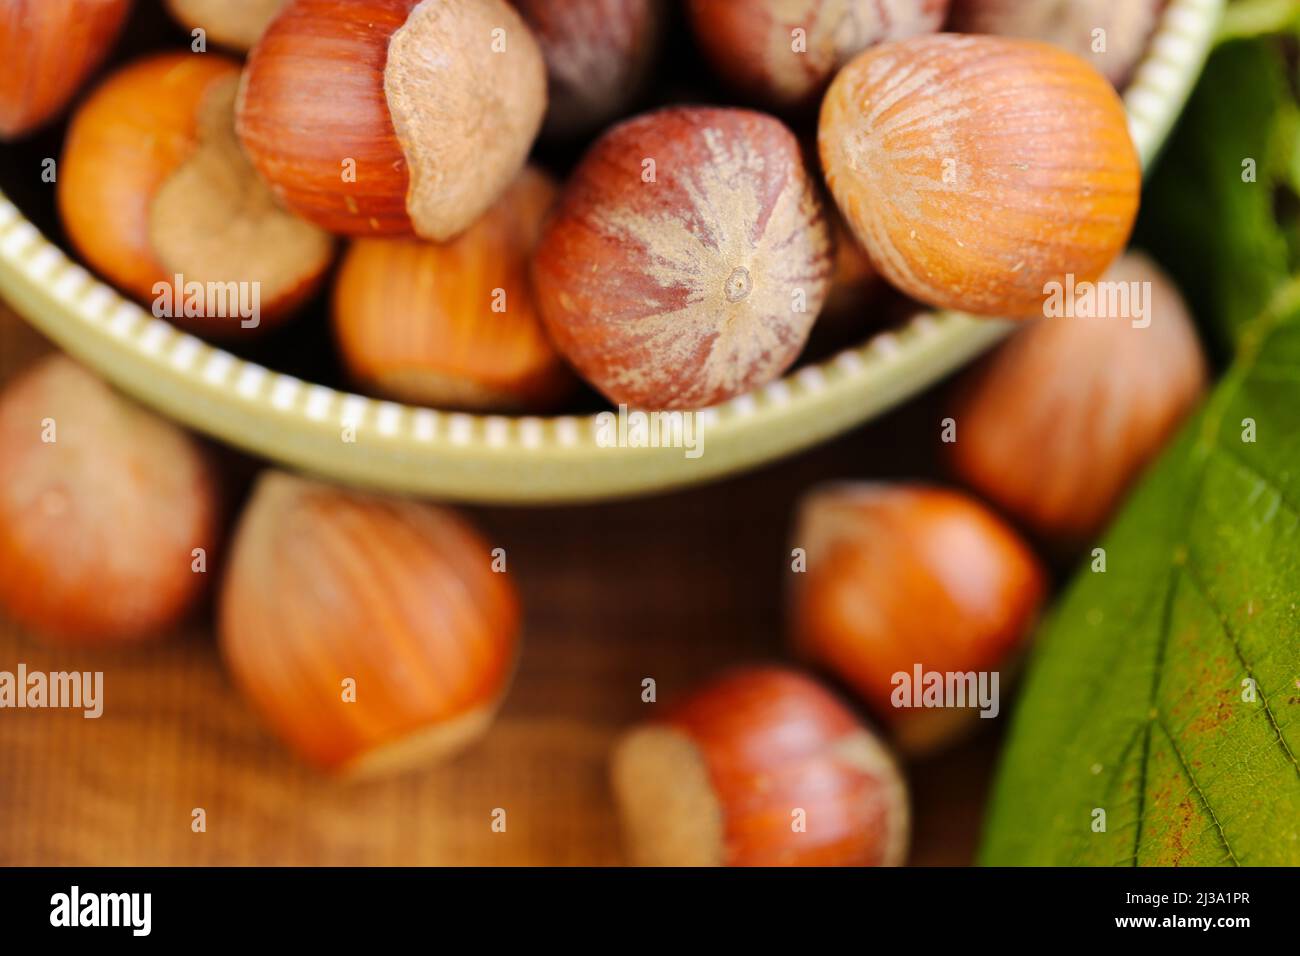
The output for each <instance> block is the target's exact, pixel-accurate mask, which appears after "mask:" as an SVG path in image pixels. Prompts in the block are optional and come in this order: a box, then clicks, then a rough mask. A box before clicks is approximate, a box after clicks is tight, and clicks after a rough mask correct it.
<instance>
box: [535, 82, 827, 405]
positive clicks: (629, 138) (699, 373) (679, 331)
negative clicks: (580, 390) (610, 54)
mask: <svg viewBox="0 0 1300 956" xmlns="http://www.w3.org/2000/svg"><path fill="white" fill-rule="evenodd" d="M831 251H832V250H831V241H830V236H829V230H828V228H827V225H826V220H825V217H824V216H823V213H822V208H821V203H820V202H819V201H818V199H817V196H816V194H815V192H814V189H813V185H812V182H811V180H810V179H809V177H808V174H807V172H806V171H805V169H804V164H803V160H802V158H801V157H800V153H799V146H798V143H797V142H796V140H795V138H794V136H793V134H791V133H790V131H789V130H787V129H786V128H785V126H783V125H782V124H781V123H780V122H779V121H777V120H775V119H773V118H772V117H770V116H765V115H763V114H761V113H754V112H750V111H748V110H737V109H710V108H704V107H678V108H671V109H665V110H659V111H657V112H653V113H647V114H645V115H642V116H638V117H636V118H634V119H631V120H628V121H626V122H624V123H622V124H620V125H618V126H615V127H614V128H613V129H611V130H610V131H608V132H607V133H605V135H604V136H602V137H601V138H600V139H599V140H598V141H597V142H596V144H595V145H594V146H593V147H592V148H591V150H590V151H589V152H588V153H587V155H586V156H585V157H584V158H583V159H582V162H581V163H580V164H579V166H578V168H577V169H576V170H575V171H574V173H573V176H572V177H571V178H570V180H569V182H568V183H567V184H566V185H565V187H564V189H563V191H562V193H561V196H560V200H559V202H558V204H557V206H556V208H555V210H554V211H553V212H552V214H551V216H550V218H549V220H548V222H547V224H546V226H545V228H544V229H543V233H542V239H541V242H540V243H539V244H538V247H537V255H536V258H535V259H534V262H533V280H534V286H535V289H536V294H537V303H538V307H539V308H540V309H541V313H542V318H543V319H544V321H545V323H546V328H547V330H548V331H549V332H550V334H551V340H552V341H553V342H555V344H556V346H557V347H558V348H559V350H560V352H561V353H562V354H563V355H564V356H565V357H566V358H568V360H569V361H570V362H571V363H572V364H573V365H574V366H575V367H576V368H577V369H578V371H579V372H580V373H581V374H582V376H583V377H584V378H586V379H587V381H589V382H590V383H591V384H592V385H594V386H595V387H596V388H598V389H599V390H600V391H601V392H603V393H604V394H605V395H606V396H607V397H608V398H609V399H610V400H611V401H613V402H615V403H627V404H629V405H634V406H638V407H643V408H678V409H683V408H685V409H689V408H699V407H701V406H705V405H712V404H715V403H718V402H721V401H724V400H725V399H728V398H731V397H732V396H735V395H739V394H741V393H743V392H746V391H748V390H749V389H752V388H755V387H757V386H759V385H762V384H764V383H766V382H769V381H771V380H772V379H774V378H776V377H777V376H779V375H780V374H781V373H782V372H784V371H785V370H786V369H787V368H789V366H790V365H791V363H793V362H794V360H795V358H796V356H798V354H799V351H800V349H801V348H802V347H803V344H804V341H805V340H806V339H807V337H808V331H809V329H810V328H811V326H812V323H813V319H814V318H815V317H816V316H817V313H818V312H819V311H820V309H821V306H822V301H823V300H824V298H825V296H826V290H827V288H828V286H829V283H830V274H831Z"/></svg>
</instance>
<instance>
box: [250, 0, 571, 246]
mask: <svg viewBox="0 0 1300 956" xmlns="http://www.w3.org/2000/svg"><path fill="white" fill-rule="evenodd" d="M545 111H546V67H545V64H544V62H543V60H542V54H541V51H540V50H539V49H538V47H537V43H536V41H535V40H534V39H533V36H532V34H531V32H530V31H529V29H528V27H527V26H526V25H525V24H524V22H523V21H522V20H521V19H520V18H519V14H518V13H516V12H515V10H514V8H513V7H511V6H510V5H509V4H507V3H506V2H505V0H437V2H429V0H290V2H289V5H288V6H286V7H285V8H284V10H283V11H282V12H281V13H280V15H279V16H278V17H276V19H275V20H274V21H273V22H272V23H271V26H270V27H268V28H267V31H266V33H265V34H263V36H262V39H261V40H259V41H258V43H257V45H256V46H255V47H254V48H253V50H252V52H251V53H250V54H249V58H248V68H247V70H246V71H245V74H244V82H243V85H242V87H241V89H240V96H239V108H238V129H239V136H240V139H241V140H242V141H243V143H244V147H245V148H246V149H247V150H248V154H249V156H250V157H251V158H252V160H253V164H254V165H255V166H256V167H257V169H258V171H259V172H260V173H261V174H262V175H263V176H264V177H265V178H266V180H267V182H269V183H270V184H271V187H272V188H273V189H274V190H275V192H276V194H277V195H278V196H279V197H280V198H281V199H282V200H283V201H284V202H285V204H286V205H287V206H288V207H289V208H290V209H293V210H294V211H295V212H297V213H298V214H299V215H301V216H303V217H305V218H306V219H309V220H311V221H312V222H314V223H316V224H318V225H320V226H322V227H324V228H325V229H328V230H330V231H332V232H339V233H346V234H348V235H410V234H415V235H418V236H420V237H421V238H424V239H433V240H439V241H442V240H446V239H450V238H452V237H453V236H455V235H456V234H457V233H459V232H461V231H462V230H464V229H465V228H467V227H468V226H469V225H470V224H471V223H472V222H474V220H475V219H477V218H478V217H479V216H481V215H482V214H483V213H485V212H486V211H487V210H488V207H490V206H491V205H492V203H494V202H495V201H496V199H497V197H498V196H499V195H500V194H501V193H502V191H503V190H504V189H505V188H506V187H507V186H508V185H510V182H511V180H513V179H514V177H515V175H516V174H517V173H518V172H519V170H520V169H521V168H522V167H523V165H524V160H525V159H526V158H527V156H528V151H529V149H530V147H531V146H532V143H533V139H534V138H535V137H536V135H537V131H538V129H539V128H540V127H541V124H542V117H543V115H544V113H545Z"/></svg>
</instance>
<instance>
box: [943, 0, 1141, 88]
mask: <svg viewBox="0 0 1300 956" xmlns="http://www.w3.org/2000/svg"><path fill="white" fill-rule="evenodd" d="M1164 4H1165V0H1070V2H1069V3H1025V0H953V4H952V19H951V20H950V21H949V28H950V29H952V30H954V31H956V32H957V33H995V34H997V35H998V36H1005V37H1025V38H1026V39H1030V40H1044V41H1046V42H1048V43H1054V44H1056V45H1057V46H1059V47H1061V48H1062V49H1065V50H1069V51H1070V52H1071V53H1074V54H1076V55H1078V56H1081V57H1083V58H1084V59H1085V60H1088V61H1089V62H1090V63H1092V65H1093V66H1094V67H1096V68H1097V70H1098V72H1100V73H1101V74H1102V75H1103V76H1105V77H1106V79H1108V80H1110V81H1111V83H1113V84H1114V85H1115V86H1117V87H1120V86H1123V85H1124V83H1125V81H1126V80H1127V79H1128V77H1129V76H1130V74H1131V73H1132V72H1133V67H1134V66H1136V65H1137V62H1138V61H1139V60H1140V59H1141V58H1142V54H1143V53H1144V52H1145V51H1146V48H1147V41H1148V40H1150V38H1151V34H1152V33H1153V32H1154V31H1155V28H1156V21H1157V20H1159V18H1160V11H1161V9H1162V8H1163V6H1164Z"/></svg>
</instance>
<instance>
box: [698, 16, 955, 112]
mask: <svg viewBox="0 0 1300 956" xmlns="http://www.w3.org/2000/svg"><path fill="white" fill-rule="evenodd" d="M948 3H949V0H890V2H889V3H881V2H880V0H690V2H689V3H688V5H687V9H688V10H689V12H690V17H691V25H692V27H693V29H694V33H695V38H696V40H697V41H698V42H699V44H700V47H701V48H702V49H703V51H704V53H705V55H706V56H707V57H708V58H709V60H710V61H711V62H712V63H713V66H714V68H715V69H716V70H717V71H718V72H719V73H720V74H722V76H723V77H725V78H726V79H727V80H729V81H730V82H731V83H732V84H733V85H734V86H736V87H738V88H739V89H740V90H742V91H744V92H746V93H748V94H749V95H750V96H753V97H755V98H757V99H760V100H762V101H763V102H764V103H767V104H769V105H771V106H777V107H794V106H800V105H803V104H806V103H808V102H809V101H811V100H813V99H814V98H816V97H817V96H818V95H819V94H820V93H821V92H822V91H823V90H824V89H825V88H826V84H827V83H828V82H829V81H830V78H831V77H832V76H834V75H835V71H836V70H838V69H839V68H840V67H841V66H843V65H844V64H845V63H847V62H848V61H849V60H850V59H852V57H853V56H854V55H855V54H857V53H860V52H862V51H863V50H865V49H867V48H868V47H870V46H874V45H875V44H877V43H882V42H884V41H886V40H901V39H903V38H905V37H912V36H917V35H919V34H922V33H933V32H934V31H935V30H937V29H939V27H940V26H942V25H943V18H944V16H945V14H947V12H948Z"/></svg>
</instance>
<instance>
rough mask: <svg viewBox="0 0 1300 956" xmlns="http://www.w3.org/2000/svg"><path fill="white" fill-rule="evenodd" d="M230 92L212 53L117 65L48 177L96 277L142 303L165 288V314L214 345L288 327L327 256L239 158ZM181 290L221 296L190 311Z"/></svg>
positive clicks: (316, 236)
mask: <svg viewBox="0 0 1300 956" xmlns="http://www.w3.org/2000/svg"><path fill="white" fill-rule="evenodd" d="M238 82H239V67H238V65H237V64H236V63H234V62H233V61H231V60H228V59H226V58H224V57H221V56H219V55H217V54H213V53H208V54H201V55H200V54H190V53H164V54H158V55H154V56H150V57H147V58H145V59H143V60H138V61H136V62H134V63H132V64H130V65H128V66H126V67H123V68H122V69H121V70H119V71H118V72H116V73H114V74H112V75H111V76H110V77H109V78H108V79H107V80H105V81H104V83H103V84H102V85H101V86H99V87H98V88H97V89H96V90H95V91H94V92H93V93H92V94H91V95H90V96H89V97H88V98H87V99H86V101H85V102H84V103H82V104H81V106H80V107H79V108H78V110H77V112H76V114H75V115H74V116H73V118H72V122H71V124H70V125H69V127H68V135H67V139H66V141H65V142H64V146H63V159H62V161H61V163H60V171H59V178H58V193H57V196H58V205H59V213H60V216H61V218H62V220H63V225H64V228H65V229H66V230H67V232H68V236H69V238H70V239H71V240H72V243H73V245H74V246H76V248H77V250H78V251H79V252H80V253H81V255H82V257H83V258H84V259H85V260H86V261H87V262H88V263H89V264H90V265H91V266H92V267H93V268H95V269H96V270H97V271H98V272H100V273H101V274H102V275H104V276H105V277H106V278H107V279H109V280H110V281H111V282H113V283H114V284H115V285H117V286H119V287H121V288H122V289H123V290H124V291H126V292H127V293H129V294H130V295H132V296H133V297H135V298H137V299H139V300H141V301H143V302H146V303H150V302H154V303H157V302H158V301H160V296H162V294H163V292H164V290H163V289H162V288H161V287H160V286H159V283H163V284H164V285H166V286H167V287H168V290H167V291H168V300H169V301H170V308H169V309H168V310H167V315H168V316H169V317H171V318H174V319H176V320H177V321H178V322H180V323H181V324H184V325H188V326H190V327H193V328H195V329H198V330H200V331H203V332H208V333H213V334H217V335H233V334H236V333H238V332H239V331H240V330H241V329H250V330H251V329H256V328H261V327H262V326H263V324H264V323H265V324H268V325H269V324H273V323H274V322H275V321H276V320H277V319H281V318H283V317H285V316H286V315H288V314H289V313H290V312H291V311H292V310H293V309H294V308H295V307H296V306H297V305H299V304H300V303H301V302H303V301H304V300H305V299H306V298H308V297H309V296H310V295H311V293H312V292H313V291H314V290H315V289H316V288H317V287H318V286H319V284H320V282H321V280H322V279H323V278H324V275H325V271H326V269H327V268H328V267H329V264H330V261H331V259H332V258H333V240H332V239H331V237H330V236H329V235H328V234H327V233H325V232H323V231H322V230H320V229H317V228H316V227H314V226H312V225H311V224H309V223H306V222H303V221H302V220H300V219H298V218H297V217H295V216H293V215H292V214H290V213H288V212H287V211H285V210H284V209H282V208H281V207H280V205H279V204H278V203H277V202H276V200H275V197H274V196H273V195H272V194H271V191H270V190H269V189H268V188H267V187H266V186H265V184H263V183H262V181H261V180H260V179H259V178H258V176H257V174H256V173H255V172H254V171H253V168H252V166H250V165H249V163H248V160H247V158H246V157H245V156H244V154H243V152H242V151H241V150H240V147H239V143H238V141H237V140H236V139H235V134H234V101H235V92H236V87H237V85H238ZM177 276H180V277H181V279H182V282H180V283H177V282H176V277H177ZM191 282H194V283H200V284H202V285H203V286H204V287H205V288H206V285H207V283H217V284H220V285H221V287H222V290H223V292H224V293H225V294H224V295H223V297H222V299H221V301H220V302H207V301H204V302H202V303H201V306H202V307H201V308H199V307H198V306H199V305H200V303H199V302H198V300H196V299H194V298H193V297H192V296H190V294H189V293H188V292H186V291H185V289H186V284H188V283H191ZM227 283H229V284H230V285H229V286H227V285H226V284H227ZM239 284H243V285H242V290H241V291H239V292H237V293H230V292H229V290H230V289H233V288H238V287H239ZM232 295H233V296H234V297H235V301H232ZM186 301H190V302H192V303H194V306H195V307H193V308H189V309H186V308H185V304H186ZM237 302H242V304H243V305H244V306H247V307H249V309H248V310H246V311H247V314H245V313H242V312H240V311H239V309H238V308H235V307H234V306H235V305H236V304H237ZM254 304H256V306H257V311H258V314H257V315H252V312H251V306H253V305H254Z"/></svg>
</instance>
